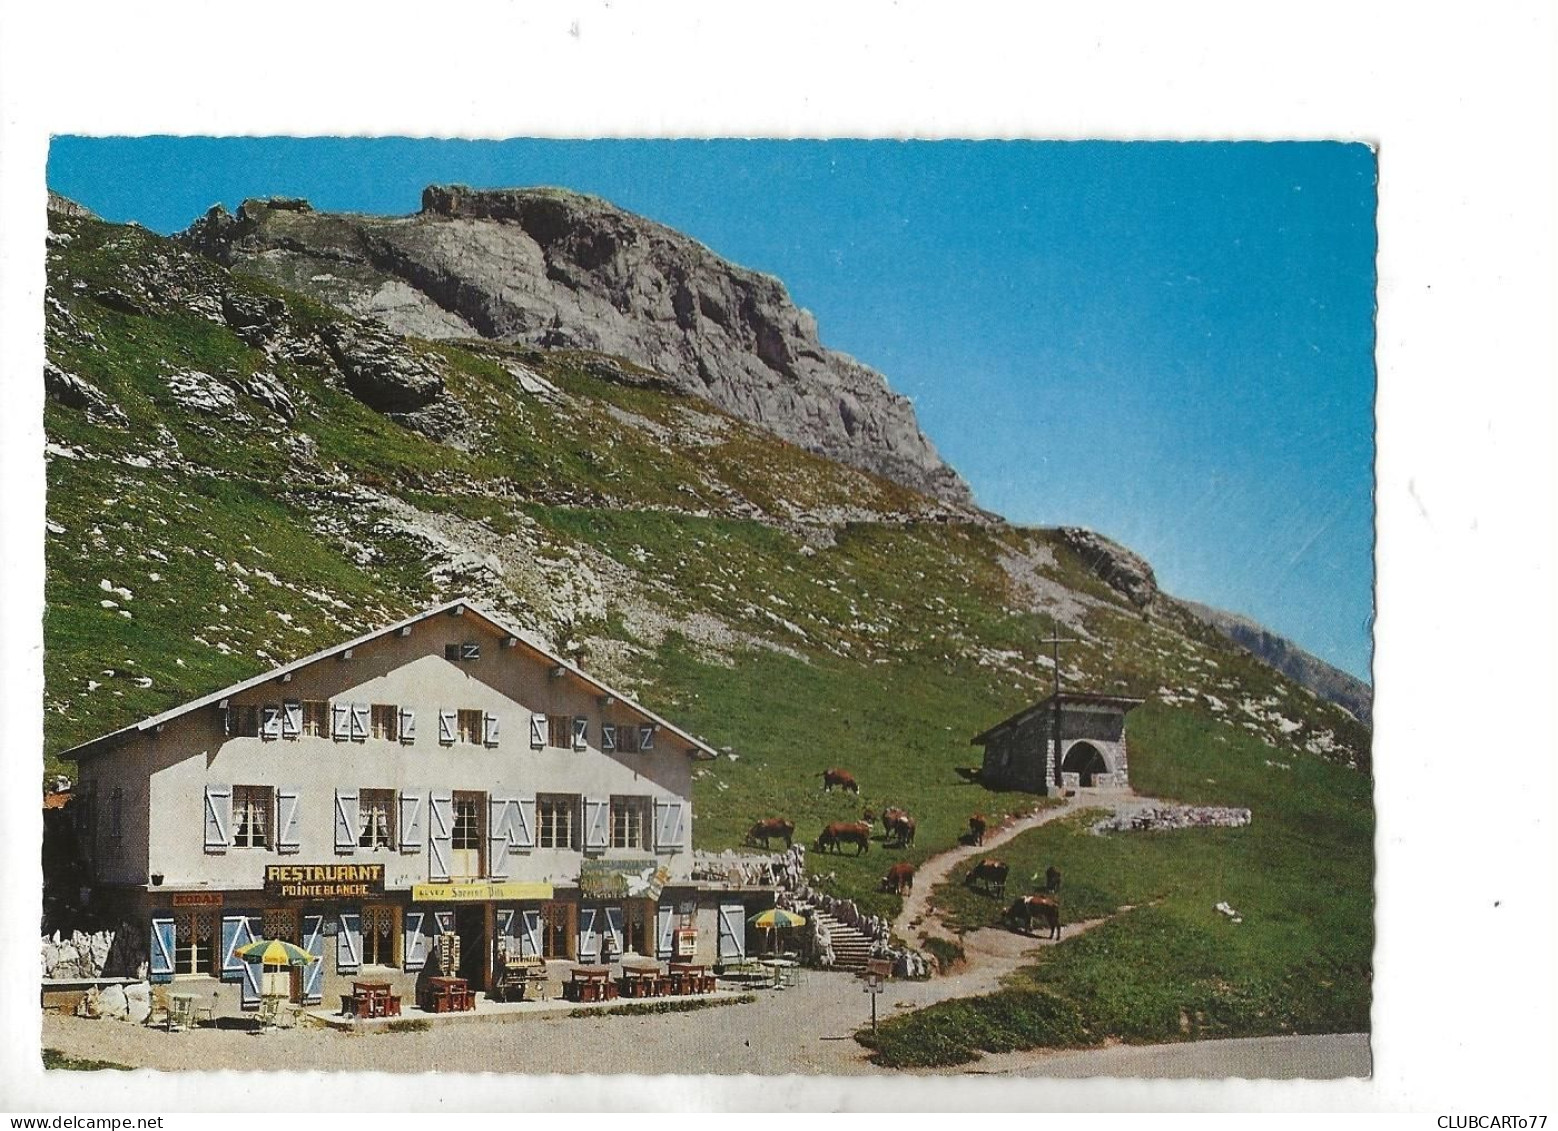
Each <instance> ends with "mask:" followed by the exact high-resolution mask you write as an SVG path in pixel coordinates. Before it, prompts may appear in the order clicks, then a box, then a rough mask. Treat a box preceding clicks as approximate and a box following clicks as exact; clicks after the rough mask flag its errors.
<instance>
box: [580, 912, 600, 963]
mask: <svg viewBox="0 0 1558 1131" xmlns="http://www.w3.org/2000/svg"><path fill="white" fill-rule="evenodd" d="M599 917H600V908H598V907H582V906H581V907H580V908H579V961H580V962H594V961H595V959H596V957H597V956H598V955H599V954H600V934H599V932H598V931H597V930H596V929H595V924H596V922H597V921H598V919H599Z"/></svg>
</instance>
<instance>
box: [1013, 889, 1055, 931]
mask: <svg viewBox="0 0 1558 1131" xmlns="http://www.w3.org/2000/svg"><path fill="white" fill-rule="evenodd" d="M1035 919H1038V920H1039V921H1040V922H1042V923H1043V924H1044V926H1046V927H1048V928H1049V937H1050V938H1052V939H1058V938H1060V904H1058V903H1056V902H1055V901H1054V900H1053V899H1050V898H1049V897H1048V896H1044V895H1024V896H1019V897H1018V898H1017V899H1016V900H1015V901H1014V902H1013V903H1012V905H1011V906H1010V907H1008V908H1007V909H1006V921H1007V922H1008V923H1009V924H1011V926H1012V929H1013V930H1016V928H1017V924H1019V923H1021V924H1022V929H1023V932H1024V933H1025V934H1031V933H1032V931H1033V921H1034V920H1035Z"/></svg>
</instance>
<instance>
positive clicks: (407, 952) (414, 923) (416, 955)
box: [400, 907, 427, 970]
mask: <svg viewBox="0 0 1558 1131" xmlns="http://www.w3.org/2000/svg"><path fill="white" fill-rule="evenodd" d="M424 918H426V913H425V912H423V911H418V910H416V909H415V908H411V907H408V908H406V910H405V911H404V912H403V913H402V918H401V932H402V938H401V944H402V945H401V948H400V953H401V958H402V960H403V961H404V964H405V967H406V969H407V970H420V969H422V967H423V966H425V965H427V935H426V934H424V933H423V931H422V921H423V919H424Z"/></svg>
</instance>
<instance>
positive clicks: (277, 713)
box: [260, 703, 281, 742]
mask: <svg viewBox="0 0 1558 1131" xmlns="http://www.w3.org/2000/svg"><path fill="white" fill-rule="evenodd" d="M260 737H261V738H262V739H264V740H265V741H266V742H274V741H276V739H278V738H280V737H281V708H280V707H279V706H278V705H276V704H275V703H266V704H264V705H263V706H261V707H260Z"/></svg>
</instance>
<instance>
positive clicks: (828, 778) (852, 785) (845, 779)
mask: <svg viewBox="0 0 1558 1131" xmlns="http://www.w3.org/2000/svg"><path fill="white" fill-rule="evenodd" d="M834 786H838V787H839V788H840V789H844V790H848V791H849V792H850V793H853V794H855V795H857V796H858V795H859V793H860V786H859V785H857V784H856V782H855V775H854V774H852V773H850V772H849V771H848V770H823V771H822V788H823V789H824V790H825V791H826V792H828V793H832V792H833V787H834Z"/></svg>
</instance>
